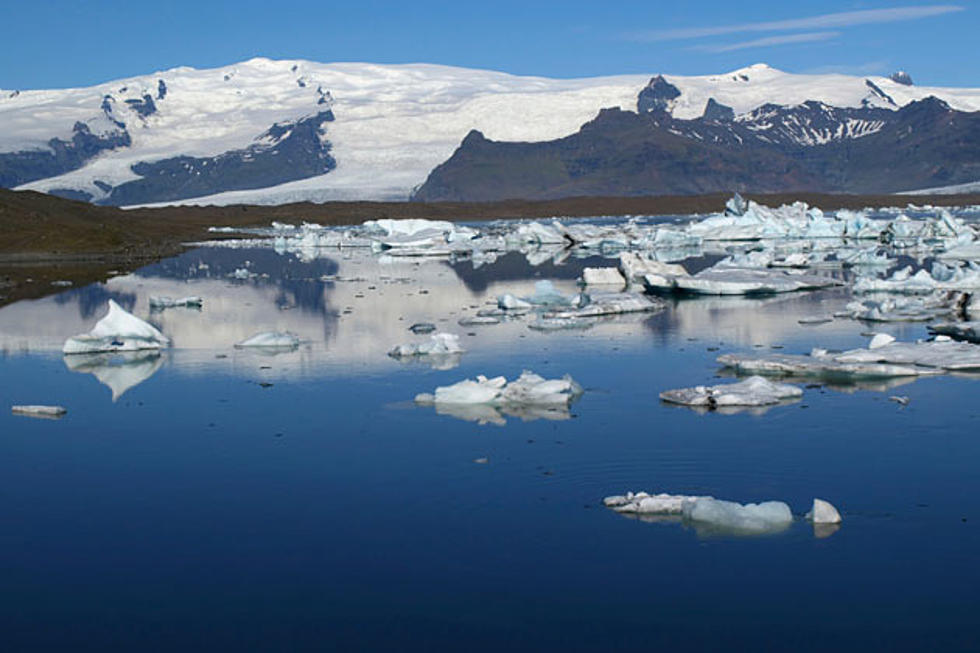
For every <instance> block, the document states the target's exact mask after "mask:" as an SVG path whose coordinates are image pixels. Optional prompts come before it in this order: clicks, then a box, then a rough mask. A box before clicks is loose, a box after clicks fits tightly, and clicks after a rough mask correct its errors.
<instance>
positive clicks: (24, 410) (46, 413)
mask: <svg viewBox="0 0 980 653" xmlns="http://www.w3.org/2000/svg"><path fill="white" fill-rule="evenodd" d="M10 412H12V413H13V414H14V415H24V416H25V417H41V418H46V419H58V418H60V417H64V416H65V414H66V413H67V412H68V410H67V409H66V408H64V407H63V406H43V405H26V406H11V407H10Z"/></svg>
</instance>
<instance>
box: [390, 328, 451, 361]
mask: <svg viewBox="0 0 980 653" xmlns="http://www.w3.org/2000/svg"><path fill="white" fill-rule="evenodd" d="M463 351H464V350H463V348H462V347H460V345H459V336H457V335H456V334H453V333H433V334H432V335H431V336H430V337H429V340H428V342H423V343H410V344H405V345H398V346H396V347H394V348H393V349H392V350H391V351H389V352H388V355H389V356H391V357H392V358H403V357H409V356H430V355H437V354H461V353H463Z"/></svg>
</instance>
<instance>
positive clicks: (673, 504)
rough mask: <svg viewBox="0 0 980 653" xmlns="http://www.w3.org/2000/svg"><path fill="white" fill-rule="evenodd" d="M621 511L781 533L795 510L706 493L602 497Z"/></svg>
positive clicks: (738, 531) (723, 529)
mask: <svg viewBox="0 0 980 653" xmlns="http://www.w3.org/2000/svg"><path fill="white" fill-rule="evenodd" d="M603 504H604V505H605V506H606V507H607V508H611V509H612V510H615V511H616V512H618V513H622V514H627V515H637V516H665V517H674V518H680V520H682V521H683V522H685V523H689V524H691V525H693V526H695V527H696V528H698V527H703V528H699V529H698V530H699V532H704V533H713V534H728V535H763V534H767V533H778V532H780V531H783V530H785V529H786V528H788V527H789V526H790V524H792V523H793V513H792V512H791V511H790V509H789V506H788V505H786V504H785V503H783V502H782V501H764V502H762V503H748V504H744V505H743V504H740V503H735V502H733V501H721V500H719V499H715V498H713V497H707V496H688V495H683V494H680V495H671V494H648V493H646V492H636V493H633V492H628V493H627V494H625V495H619V496H611V497H606V498H605V499H603Z"/></svg>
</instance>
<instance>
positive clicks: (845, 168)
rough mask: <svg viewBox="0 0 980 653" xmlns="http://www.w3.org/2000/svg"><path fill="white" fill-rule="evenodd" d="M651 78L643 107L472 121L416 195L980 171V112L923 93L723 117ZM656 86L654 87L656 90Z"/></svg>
mask: <svg viewBox="0 0 980 653" xmlns="http://www.w3.org/2000/svg"><path fill="white" fill-rule="evenodd" d="M665 84H666V85H667V86H669V84H668V83H667V82H666V81H663V82H662V83H661V82H660V81H658V80H657V78H655V79H654V80H653V81H652V82H651V84H650V86H648V87H647V88H645V89H644V90H643V92H642V93H641V96H644V94H646V97H647V100H644V101H643V102H642V104H643V106H646V107H654V108H651V109H650V110H649V111H648V112H645V113H638V114H637V113H632V112H626V111H621V110H618V109H605V110H603V111H601V112H600V113H599V115H598V116H597V117H596V118H595V119H594V120H593V121H591V122H589V123H586V124H585V125H583V126H582V128H581V129H580V130H579V131H578V132H577V133H575V134H573V135H571V136H568V137H566V138H562V139H558V140H555V141H549V142H542V143H502V142H494V141H489V140H487V139H485V138H484V137H483V136H482V134H479V133H478V132H471V133H470V134H469V135H468V136H467V137H466V139H464V141H463V143H462V144H461V145H460V147H459V149H458V150H457V151H456V152H455V153H454V154H453V156H452V157H451V158H450V159H449V160H448V161H446V162H445V163H443V164H442V165H440V166H438V167H437V168H436V169H435V170H433V172H432V173H431V174H430V175H429V178H428V179H427V180H426V182H425V183H424V184H423V185H422V186H421V187H420V188H419V190H418V191H417V192H416V194H415V195H414V199H416V200H422V201H440V200H445V201H494V200H503V199H512V198H521V199H554V198H561V197H575V196H589V195H596V196H598V195H606V196H611V195H623V196H636V195H669V194H679V195H686V194H701V193H712V192H731V191H739V192H758V193H765V192H828V193H866V194H867V193H894V192H899V191H904V190H912V189H916V188H930V187H938V186H946V185H952V184H958V183H966V182H970V181H975V180H976V179H980V112H976V113H967V112H961V111H955V110H953V109H951V108H950V107H949V105H947V104H946V103H945V102H943V101H941V100H939V99H937V98H934V97H929V98H926V99H924V100H921V101H918V102H912V103H910V104H908V105H906V106H905V107H903V108H902V109H899V110H897V111H892V110H889V109H881V108H875V107H870V106H864V107H861V108H839V107H831V106H828V105H825V104H823V103H820V102H805V103H803V104H800V105H796V106H779V105H771V104H770V105H764V106H762V107H759V108H758V109H756V110H754V111H752V112H750V113H748V114H743V115H741V116H738V117H737V118H735V119H734V120H728V119H727V116H728V115H729V114H728V112H727V111H725V110H724V109H725V108H724V107H722V105H718V104H717V103H714V105H712V103H709V106H708V107H707V108H706V113H708V114H709V115H706V116H702V117H701V118H697V119H694V120H679V119H675V118H673V117H672V116H671V115H670V114H669V113H667V112H666V111H665V110H658V109H657V108H656V107H660V106H666V105H665V104H663V105H662V104H657V102H661V103H665V102H668V101H669V100H668V99H666V98H668V97H670V96H671V95H672V94H671V92H670V90H669V89H668V88H667V87H666V86H664V85H665ZM658 98H659V99H658Z"/></svg>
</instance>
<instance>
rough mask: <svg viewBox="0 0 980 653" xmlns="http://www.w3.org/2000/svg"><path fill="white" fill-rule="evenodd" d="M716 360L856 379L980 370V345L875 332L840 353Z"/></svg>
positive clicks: (753, 368) (737, 366) (755, 369)
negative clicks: (859, 344)
mask: <svg viewBox="0 0 980 653" xmlns="http://www.w3.org/2000/svg"><path fill="white" fill-rule="evenodd" d="M718 362H719V363H721V364H722V365H724V366H725V367H729V368H732V369H734V370H735V371H736V372H741V373H744V374H765V375H770V376H788V377H819V378H823V379H825V380H839V381H853V380H856V379H875V378H879V379H881V378H893V377H903V376H908V377H914V376H930V375H936V374H944V373H947V372H957V371H960V372H971V371H977V370H980V346H978V345H975V344H971V343H966V342H954V341H952V340H949V339H941V337H940V338H937V339H936V340H933V341H919V342H897V341H895V339H894V338H893V337H892V336H890V335H886V334H877V335H876V336H875V337H874V339H872V341H871V345H870V346H869V347H868V348H866V349H851V350H848V351H844V352H839V353H830V352H828V351H826V350H823V349H814V350H813V351H811V352H810V354H809V355H806V356H799V355H792V354H770V355H763V356H759V355H751V354H722V355H721V356H719V357H718Z"/></svg>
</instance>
